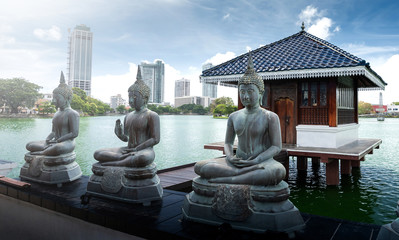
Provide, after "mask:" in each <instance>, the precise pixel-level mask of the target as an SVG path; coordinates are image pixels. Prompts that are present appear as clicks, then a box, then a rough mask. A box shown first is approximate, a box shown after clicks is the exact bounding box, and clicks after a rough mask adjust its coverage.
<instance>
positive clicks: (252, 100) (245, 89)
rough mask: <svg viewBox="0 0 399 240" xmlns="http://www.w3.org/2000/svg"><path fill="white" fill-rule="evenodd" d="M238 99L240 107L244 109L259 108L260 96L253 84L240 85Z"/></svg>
mask: <svg viewBox="0 0 399 240" xmlns="http://www.w3.org/2000/svg"><path fill="white" fill-rule="evenodd" d="M239 91H240V99H241V102H242V105H244V106H245V107H246V108H254V107H258V106H259V101H260V99H261V95H260V93H259V89H258V87H257V86H256V85H255V84H241V85H240V87H239Z"/></svg>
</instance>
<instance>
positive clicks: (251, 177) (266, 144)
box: [194, 59, 285, 186]
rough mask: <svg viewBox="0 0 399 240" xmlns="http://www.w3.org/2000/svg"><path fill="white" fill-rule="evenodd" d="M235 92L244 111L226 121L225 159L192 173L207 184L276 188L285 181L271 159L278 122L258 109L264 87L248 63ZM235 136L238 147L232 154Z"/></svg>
mask: <svg viewBox="0 0 399 240" xmlns="http://www.w3.org/2000/svg"><path fill="white" fill-rule="evenodd" d="M238 89H239V95H240V99H241V102H242V104H243V105H244V107H245V108H243V109H241V110H239V111H236V112H234V113H232V114H231V115H230V117H229V119H228V122H227V130H226V138H225V145H224V151H225V153H226V158H219V159H212V160H204V161H200V162H197V164H196V165H195V168H194V170H195V173H197V174H198V175H200V176H201V177H203V178H205V179H208V180H209V182H211V183H232V184H250V185H263V186H267V185H276V184H278V183H279V182H280V181H281V180H283V179H284V177H285V168H284V166H283V165H282V164H281V163H279V162H277V161H276V160H274V159H273V156H275V155H277V154H278V153H279V152H280V151H281V131H280V121H279V118H278V116H277V114H275V113H273V112H271V111H268V110H266V109H263V108H261V107H260V103H261V102H262V96H263V92H264V84H263V80H262V79H261V78H260V77H259V76H258V75H257V74H256V73H255V70H254V68H253V63H252V60H251V59H250V60H249V64H248V69H247V71H246V72H245V74H244V76H243V77H241V78H240V80H239V81H238ZM236 136H237V138H238V146H237V151H236V154H234V152H233V144H234V140H235V137H236Z"/></svg>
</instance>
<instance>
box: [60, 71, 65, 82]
mask: <svg viewBox="0 0 399 240" xmlns="http://www.w3.org/2000/svg"><path fill="white" fill-rule="evenodd" d="M60 83H65V77H64V73H63V72H62V71H61V76H60Z"/></svg>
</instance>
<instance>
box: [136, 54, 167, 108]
mask: <svg viewBox="0 0 399 240" xmlns="http://www.w3.org/2000/svg"><path fill="white" fill-rule="evenodd" d="M140 70H141V76H142V78H143V81H144V82H145V83H146V84H147V85H148V86H149V87H150V89H151V95H150V98H149V99H148V102H149V103H162V102H163V101H164V88H165V66H164V63H163V62H162V61H160V60H156V61H155V63H144V62H142V63H141V64H140Z"/></svg>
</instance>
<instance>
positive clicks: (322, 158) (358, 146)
mask: <svg viewBox="0 0 399 240" xmlns="http://www.w3.org/2000/svg"><path fill="white" fill-rule="evenodd" d="M381 143H382V140H381V139H358V140H357V141H355V142H352V143H350V144H346V145H344V146H341V147H339V148H314V147H298V146H296V145H292V144H283V147H282V153H284V154H285V153H286V159H283V158H281V157H279V161H280V162H281V163H282V164H283V165H284V166H285V167H286V168H288V157H289V156H293V157H296V159H297V168H298V170H299V171H301V170H306V169H307V164H308V158H312V163H313V164H318V163H320V162H322V163H325V164H326V183H327V185H338V184H339V173H340V172H341V174H344V175H345V174H351V172H352V168H353V167H359V166H360V162H361V161H365V156H366V155H367V154H373V151H374V149H378V148H379V146H380V145H381ZM204 148H205V149H213V150H219V151H223V150H224V149H223V148H224V142H216V143H210V144H205V145H204ZM234 148H237V145H236V144H235V145H234ZM284 154H283V155H284ZM280 155H281V154H280ZM286 170H287V174H288V173H289V171H288V169H286Z"/></svg>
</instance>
